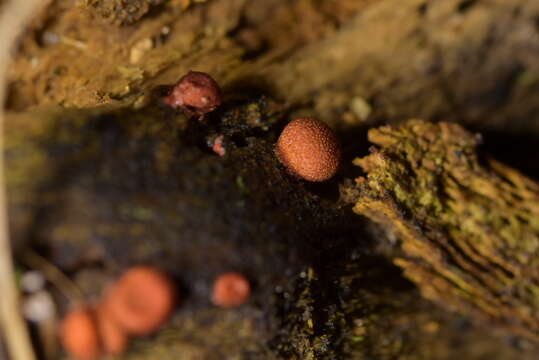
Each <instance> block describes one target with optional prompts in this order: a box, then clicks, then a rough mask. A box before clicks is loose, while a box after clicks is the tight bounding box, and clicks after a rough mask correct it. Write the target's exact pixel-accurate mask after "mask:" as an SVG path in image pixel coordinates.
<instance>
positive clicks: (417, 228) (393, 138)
mask: <svg viewBox="0 0 539 360" xmlns="http://www.w3.org/2000/svg"><path fill="white" fill-rule="evenodd" d="M369 140H370V141H371V142H373V143H374V144H376V145H377V146H378V148H372V152H371V154H370V155H368V156H365V157H363V158H358V159H356V160H355V161H354V163H355V164H356V165H358V166H360V167H361V168H362V169H363V170H364V171H365V172H366V173H367V175H366V176H365V177H359V178H358V179H357V180H356V185H355V186H354V187H352V188H348V189H345V190H344V194H345V197H348V199H349V200H350V201H352V202H354V203H355V206H354V211H355V212H356V213H358V214H361V215H365V216H367V217H369V218H370V219H372V220H374V221H375V222H378V223H381V224H383V225H385V226H387V227H389V228H390V229H393V230H394V231H395V233H396V234H397V235H398V236H399V237H400V239H401V241H402V250H403V252H404V254H403V256H400V257H398V258H396V259H395V260H394V262H395V264H397V265H398V266H400V267H401V268H403V269H404V271H405V275H406V276H407V277H408V278H410V279H411V280H413V281H414V282H415V283H416V284H417V285H418V287H419V288H420V290H421V292H422V294H423V295H424V296H425V297H427V298H429V299H433V300H435V301H437V302H439V303H442V304H444V305H446V306H447V307H448V308H450V309H454V310H459V311H463V312H466V313H469V314H472V315H474V316H476V317H479V318H482V319H487V320H490V321H492V322H493V323H495V324H498V325H501V326H502V327H503V328H506V329H509V330H511V331H512V332H513V333H515V334H518V335H522V336H525V337H528V338H530V339H533V340H535V341H538V340H539V336H538V333H539V296H538V291H539V272H538V271H537V264H538V261H539V257H538V256H537V253H538V250H539V185H538V184H537V183H535V182H533V181H532V180H530V179H528V178H526V177H525V176H523V175H522V174H520V173H518V172H517V171H516V170H514V169H512V168H510V167H508V166H506V165H503V164H501V163H499V162H497V161H495V160H493V159H491V158H486V159H482V158H481V157H480V156H479V155H478V153H477V147H478V146H479V145H480V144H481V141H482V140H481V137H480V136H478V135H475V134H472V133H470V132H468V131H466V130H465V129H464V128H462V127H461V126H459V125H457V124H453V123H439V124H434V123H429V122H425V121H421V120H410V121H408V122H406V123H404V124H403V125H401V126H399V127H392V126H384V127H380V128H377V129H372V130H370V132H369Z"/></svg>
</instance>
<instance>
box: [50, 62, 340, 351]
mask: <svg viewBox="0 0 539 360" xmlns="http://www.w3.org/2000/svg"><path fill="white" fill-rule="evenodd" d="M163 102H164V103H165V104H167V105H168V106H171V107H174V108H177V109H180V110H181V111H183V112H184V113H185V114H186V115H188V116H197V117H198V118H199V119H203V118H204V116H205V115H206V114H208V113H210V112H212V111H214V110H215V109H217V108H218V107H219V106H220V105H221V102H222V100H221V89H220V88H219V85H218V84H217V82H215V80H213V78H212V77H211V76H209V75H208V74H205V73H202V72H196V71H190V72H189V73H187V74H186V75H185V76H183V77H182V78H181V79H180V80H179V81H178V82H177V83H176V84H175V85H174V86H173V87H172V89H171V91H170V93H169V94H168V95H167V96H166V97H165V98H164V100H163ZM217 140H218V141H217V142H216V143H215V144H214V145H213V150H214V151H215V152H216V153H217V154H219V155H221V156H223V155H224V154H225V149H224V147H223V144H222V136H221V137H219V138H218V139H217ZM275 153H276V156H277V158H278V159H279V161H280V162H281V163H282V164H283V165H284V166H285V167H286V168H287V170H288V172H289V173H290V174H292V175H293V176H296V177H299V178H302V179H304V180H307V181H313V182H321V181H326V180H328V179H330V178H331V177H333V176H334V175H335V173H336V172H337V170H338V168H339V165H340V160H341V148H340V145H339V141H338V139H337V136H336V135H335V134H334V132H333V131H332V130H331V129H330V128H329V127H328V126H327V125H325V124H324V123H322V122H320V121H318V120H316V119H314V118H310V117H305V118H299V119H296V120H293V121H291V122H290V123H289V124H288V125H287V126H286V127H285V128H284V129H283V131H282V133H281V135H280V136H279V139H278V141H277V144H276V146H275ZM250 292H251V287H250V284H249V281H248V280H247V279H246V278H245V277H244V276H243V275H242V274H240V273H235V272H231V273H225V274H222V275H220V276H219V277H218V278H217V279H216V280H215V283H214V285H213V292H212V298H211V300H212V302H213V303H214V304H215V305H217V306H220V307H223V308H232V307H236V306H239V305H241V304H243V303H245V302H246V301H247V299H248V298H249V295H250ZM177 301H178V292H177V289H176V288H175V286H174V283H173V282H172V281H171V280H170V278H169V277H168V276H167V275H166V274H164V273H162V272H160V271H159V270H157V269H155V268H153V267H149V266H136V267H134V268H131V269H130V270H128V271H127V272H126V273H124V274H123V275H122V276H121V277H120V279H119V280H118V281H117V282H116V284H114V286H112V287H111V288H110V289H109V290H108V291H107V292H106V293H105V294H104V296H103V299H102V301H101V302H100V303H99V304H98V305H97V306H96V307H94V308H92V307H88V306H82V307H79V308H77V309H74V310H72V311H71V312H69V313H68V314H67V316H66V317H65V319H64V320H63V323H62V327H61V330H60V332H61V333H60V336H61V340H62V343H63V345H64V348H65V349H66V351H67V352H69V353H70V354H71V355H72V356H74V357H75V358H77V359H80V360H92V359H96V358H98V357H100V356H101V355H119V354H121V353H123V352H124V351H125V349H126V347H127V343H128V339H129V337H130V336H141V335H147V334H150V333H152V332H154V331H156V330H157V329H159V328H160V327H161V326H162V325H163V324H164V323H165V321H166V320H167V319H168V317H169V316H170V314H171V313H172V310H173V308H174V306H175V304H176V303H177Z"/></svg>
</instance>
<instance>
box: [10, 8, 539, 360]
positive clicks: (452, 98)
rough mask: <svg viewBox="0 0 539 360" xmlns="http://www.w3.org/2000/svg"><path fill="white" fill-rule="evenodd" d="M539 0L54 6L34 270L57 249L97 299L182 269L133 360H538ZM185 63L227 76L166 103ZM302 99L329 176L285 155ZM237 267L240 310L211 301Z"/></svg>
mask: <svg viewBox="0 0 539 360" xmlns="http://www.w3.org/2000/svg"><path fill="white" fill-rule="evenodd" d="M121 4H130V7H127V6H124V5H121ZM268 14H271V16H268ZM538 16H539V3H536V2H534V1H524V0H505V1H504V0H477V1H456V0H446V1H424V0H421V1H419V0H410V1H397V0H331V1H317V0H293V1H288V0H268V1H263V0H252V1H247V0H207V1H189V0H169V1H158V0H151V1H150V0H133V1H104V2H97V1H92V0H86V1H50V5H49V6H48V7H47V8H46V9H45V10H44V12H42V13H41V14H36V20H35V21H34V22H33V24H32V26H31V28H30V29H29V30H28V32H27V34H26V35H24V36H23V37H22V38H21V43H20V47H19V50H18V53H17V55H16V57H15V64H14V66H13V68H12V72H11V74H10V79H11V82H10V93H9V101H8V109H9V111H10V114H9V116H8V120H7V125H6V157H7V161H8V173H7V179H6V180H7V182H8V190H9V207H10V214H11V217H10V225H11V228H12V231H13V241H14V246H15V249H16V256H17V259H18V266H20V268H21V269H27V268H28V264H27V263H25V261H24V259H25V258H26V256H25V254H26V253H27V252H28V251H37V252H39V253H40V254H42V255H43V256H45V257H46V258H47V260H48V261H50V262H51V263H52V264H54V265H55V266H56V267H58V268H59V269H60V270H62V271H64V272H65V273H66V274H67V275H68V276H69V277H70V278H72V279H73V280H74V281H75V282H76V283H77V284H78V285H79V286H80V287H81V288H82V289H83V291H84V292H85V294H86V296H87V297H88V299H89V300H90V301H93V300H95V299H96V298H97V297H98V296H99V295H100V293H101V291H102V289H103V288H104V287H105V286H106V284H107V283H109V282H110V281H111V280H112V279H114V278H115V277H117V276H118V275H119V274H120V273H121V272H122V270H124V269H126V268H127V267H129V266H131V265H134V264H139V263H148V264H154V265H158V266H159V267H161V268H163V269H164V270H166V271H167V272H169V273H170V274H171V275H172V276H173V277H174V279H175V280H176V281H177V282H178V284H179V285H180V288H181V292H180V293H181V294H182V297H181V302H180V305H179V307H178V309H177V311H176V312H175V315H174V317H173V319H172V320H171V321H170V323H169V324H167V326H166V327H165V328H164V329H163V330H162V331H160V332H159V333H158V334H157V335H156V336H155V337H151V338H144V339H140V340H137V341H135V343H134V344H132V346H131V347H130V350H129V351H128V353H127V354H126V355H125V356H123V357H122V358H124V359H136V360H145V359H149V360H150V359H175V358H177V354H180V353H181V354H182V356H183V357H184V358H185V359H193V360H194V359H222V358H235V359H348V358H349V359H373V358H374V359H402V360H405V359H429V360H432V359H434V360H436V359H439V360H443V359H454V358H462V359H485V358H488V359H499V360H506V359H525V360H526V359H534V358H535V354H536V353H537V339H536V335H537V333H538V331H539V329H538V325H537V323H536V322H537V319H538V317H537V316H536V311H537V304H538V302H537V299H536V289H535V287H536V283H535V282H536V280H535V277H536V275H535V272H534V271H533V264H534V261H535V255H534V254H535V252H536V251H535V250H536V246H537V244H536V242H537V234H536V228H537V226H538V225H537V220H536V218H537V217H534V214H536V212H537V211H539V210H537V209H538V207H539V200H538V199H537V185H536V183H535V182H534V180H533V179H534V178H535V179H539V165H538V163H537V162H536V161H535V160H534V159H536V157H537V155H539V151H538V150H537V146H535V145H534V144H537V141H538V139H539V115H538V114H539V26H538V25H537V18H538ZM189 70H196V71H205V72H208V73H210V74H211V75H212V76H213V77H214V78H215V79H216V80H217V81H218V82H219V83H220V84H221V86H222V88H223V93H224V104H223V106H222V108H220V109H219V110H217V111H216V112H214V113H212V114H211V115H210V116H209V117H207V118H206V120H205V121H202V122H197V121H190V120H188V119H187V118H186V117H185V116H184V115H182V114H180V113H179V112H176V111H174V110H172V109H170V108H167V107H166V106H164V105H163V103H162V97H163V95H164V94H165V93H166V91H167V89H168V88H167V86H168V85H171V84H173V83H174V82H175V81H176V80H177V79H178V78H180V77H181V76H182V75H184V74H185V73H186V72H187V71H189ZM297 116H315V117H318V118H320V119H321V120H322V121H324V122H326V123H328V124H329V125H330V126H331V127H332V128H333V129H335V131H336V133H337V135H338V136H339V138H340V139H341V142H342V145H343V166H342V167H341V169H340V170H339V172H338V174H337V175H336V177H335V178H333V179H332V180H330V181H329V182H327V183H324V184H309V183H305V182H303V181H300V180H298V179H296V178H294V177H293V176H290V174H289V173H288V172H287V171H286V169H284V168H283V167H282V165H281V164H280V163H279V162H278V160H277V158H276V156H275V153H274V144H275V141H276V139H277V137H278V135H279V133H280V131H281V130H282V128H283V127H284V126H285V124H286V123H288V122H289V121H290V120H292V119H293V118H294V117H297ZM410 118H421V119H425V121H415V122H414V121H412V122H406V121H407V120H408V119H410ZM441 121H442V122H444V123H442V124H438V123H439V122H441ZM447 122H449V123H447ZM387 123H389V124H391V125H392V126H393V127H380V125H382V124H387ZM403 123H404V125H402V124H403ZM457 123H458V124H461V125H463V126H464V127H465V128H461V127H459V125H456V124H457ZM401 125H402V127H399V126H401ZM368 128H372V129H373V130H371V131H370V132H369V136H368V139H367V133H366V131H367V129H368ZM477 133H481V134H482V137H481V139H480V137H479V136H477V135H476V134H477ZM217 138H220V139H222V143H223V147H224V149H225V154H224V156H222V157H221V156H218V155H217V154H216V153H215V152H213V151H212V144H213V143H214V142H215V140H216V139H217ZM369 140H370V141H371V142H372V143H374V145H375V146H376V147H377V148H378V150H377V152H375V153H373V154H371V155H367V157H365V156H366V154H367V151H368V148H369V146H370V145H371V144H370V143H369ZM480 143H481V146H480V149H479V150H478V146H479V144H480ZM358 157H359V158H363V160H356V161H355V163H356V165H357V164H359V165H362V167H363V170H361V169H360V168H359V167H358V166H355V165H354V164H353V162H352V161H353V159H354V158H358ZM491 157H492V158H496V159H498V160H499V161H494V160H491ZM502 162H503V163H505V165H502ZM362 171H363V173H362ZM522 173H524V174H527V175H529V177H530V178H528V177H526V176H525V175H522ZM360 176H362V177H363V179H365V180H361V181H360V182H358V183H354V182H353V181H352V179H356V178H358V177H360ZM352 207H353V210H352ZM354 211H355V212H357V213H359V214H362V215H364V216H358V215H357V214H355V213H354ZM372 220H374V222H373V221H372ZM375 223H378V225H375ZM379 224H382V226H380V225H379ZM472 239H474V240H472ZM230 270H233V271H241V272H244V273H245V274H247V275H248V276H249V279H250V280H251V281H252V284H253V295H252V298H251V299H250V300H249V302H248V303H247V304H246V305H245V306H243V307H241V308H239V309H236V310H227V311H225V310H221V309H217V308H215V307H213V306H212V305H211V303H210V301H209V299H210V294H211V284H212V281H213V279H214V278H215V276H217V275H218V274H220V273H222V272H224V271H230ZM51 291H52V292H53V294H54V296H55V299H56V301H57V304H58V312H59V313H60V314H62V313H64V312H65V310H66V309H67V308H68V304H67V302H66V300H65V299H64V298H63V297H62V296H61V295H60V294H58V291H57V289H56V290H55V289H52V290H51ZM432 300H434V301H432ZM491 325H495V326H491ZM485 329H488V331H485Z"/></svg>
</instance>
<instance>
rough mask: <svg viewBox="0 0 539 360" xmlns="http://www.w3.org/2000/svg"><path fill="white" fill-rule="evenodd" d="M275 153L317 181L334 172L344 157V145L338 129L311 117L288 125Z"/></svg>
mask: <svg viewBox="0 0 539 360" xmlns="http://www.w3.org/2000/svg"><path fill="white" fill-rule="evenodd" d="M276 153H277V157H278V158H279V161H280V162H281V163H282V164H283V165H284V166H286V168H287V169H288V170H289V171H290V172H291V173H292V174H293V175H295V176H298V177H300V178H303V179H305V180H308V181H315V182H320V181H326V180H328V179H330V178H331V177H332V176H333V175H335V173H336V172H337V169H338V168H339V164H340V160H341V147H340V144H339V140H338V139H337V136H336V135H335V133H334V132H333V131H332V130H331V129H330V128H329V126H327V125H326V124H324V123H322V122H320V121H318V120H316V119H314V118H310V117H305V118H299V119H296V120H294V121H292V122H290V123H289V124H288V125H286V127H285V128H284V130H283V132H282V133H281V135H280V136H279V140H278V141H277V146H276Z"/></svg>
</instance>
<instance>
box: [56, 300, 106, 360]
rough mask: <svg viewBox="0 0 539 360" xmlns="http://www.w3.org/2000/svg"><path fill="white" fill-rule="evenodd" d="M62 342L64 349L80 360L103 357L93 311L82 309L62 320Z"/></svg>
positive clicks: (72, 312)
mask: <svg viewBox="0 0 539 360" xmlns="http://www.w3.org/2000/svg"><path fill="white" fill-rule="evenodd" d="M60 340H61V342H62V345H63V347H64V349H65V350H66V351H67V352H68V353H69V354H70V355H71V356H73V357H74V358H76V359H79V360H93V359H97V358H98V357H99V356H100V355H101V349H100V345H99V334H98V328H97V324H96V321H95V314H94V312H93V311H92V310H90V309H88V308H86V307H81V308H78V309H75V310H72V311H70V312H69V313H68V314H67V315H66V316H65V318H64V319H63V320H62V324H61V326H60Z"/></svg>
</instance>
